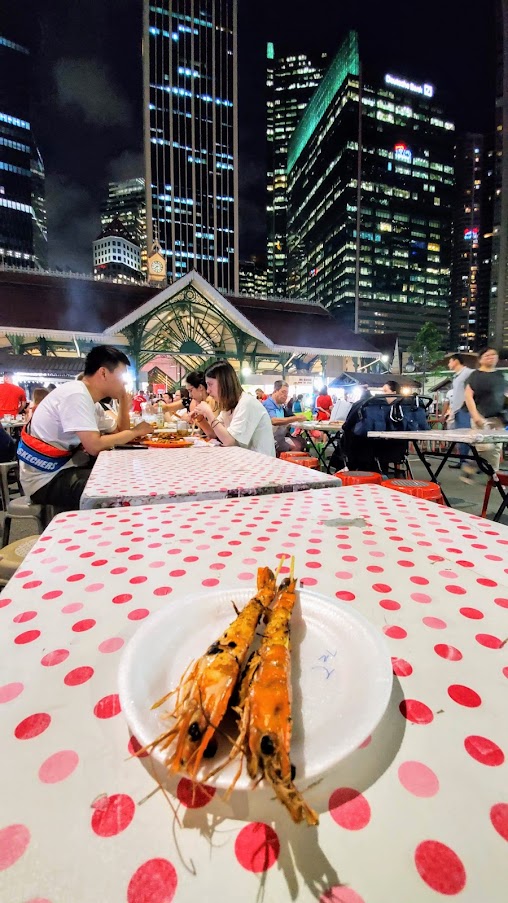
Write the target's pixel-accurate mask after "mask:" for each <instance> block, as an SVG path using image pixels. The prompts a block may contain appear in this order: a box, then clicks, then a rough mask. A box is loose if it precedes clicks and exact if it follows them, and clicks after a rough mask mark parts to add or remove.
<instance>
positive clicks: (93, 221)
mask: <svg viewBox="0 0 508 903" xmlns="http://www.w3.org/2000/svg"><path fill="white" fill-rule="evenodd" d="M238 5H239V121H240V230H241V242H240V251H241V255H242V257H247V256H248V255H250V254H252V253H263V251H264V249H265V216H264V203H265V195H264V186H265V169H266V166H265V105H264V104H265V95H264V79H265V46H266V41H268V40H272V41H274V43H275V45H276V50H277V49H278V50H280V51H281V52H290V51H295V52H299V51H302V52H304V51H305V50H314V51H320V50H325V51H328V52H329V53H331V54H333V53H334V52H335V51H336V50H337V49H338V47H339V45H340V43H341V40H342V38H343V37H344V35H345V33H346V31H347V29H348V28H351V27H353V28H356V29H357V30H358V32H359V36H360V50H361V54H362V55H364V57H366V58H367V59H368V60H369V61H370V62H371V63H372V64H373V65H376V66H379V67H381V68H382V69H383V71H390V72H393V73H394V74H397V75H402V76H406V77H410V78H412V79H413V80H415V81H425V82H431V83H432V84H434V85H435V88H436V95H435V98H436V102H437V103H439V104H442V105H443V106H444V108H445V110H446V112H447V114H448V115H449V116H450V118H452V119H454V120H455V123H456V126H457V129H458V130H464V131H465V130H467V131H490V130H492V129H493V116H494V85H495V50H494V48H495V17H494V10H495V6H496V0H482V2H481V3H478V2H477V0H474V2H473V0H424V2H422V0H390V2H389V3H382V2H380V0H357V2H356V3H352V2H345V0H324V2H323V0H322V2H320V3H319V2H317V3H308V4H295V3H294V2H289V0H257V2H253V0H239V4H238ZM13 6H15V7H17V9H18V10H19V15H20V17H22V19H23V21H22V23H20V25H21V32H22V34H24V40H25V42H26V43H28V44H30V45H32V47H33V51H34V65H35V89H34V109H33V117H32V118H33V122H34V128H35V133H36V137H37V140H38V143H39V146H40V149H41V152H42V155H43V158H44V162H45V166H46V186H47V189H46V200H47V207H48V225H49V238H50V265H51V266H58V267H63V268H65V267H70V268H71V269H72V270H77V271H81V272H90V270H91V242H92V241H93V239H94V238H95V237H96V236H97V234H98V232H99V229H100V221H99V204H100V202H101V200H102V199H103V198H104V195H105V193H106V189H107V183H108V181H109V180H110V179H121V178H131V177H133V176H137V175H143V160H142V141H143V137H142V74H141V24H142V3H141V0H87V2H86V3H80V2H78V0H70V2H69V0H25V2H24V3H23V4H13ZM27 29H29V30H28V31H27Z"/></svg>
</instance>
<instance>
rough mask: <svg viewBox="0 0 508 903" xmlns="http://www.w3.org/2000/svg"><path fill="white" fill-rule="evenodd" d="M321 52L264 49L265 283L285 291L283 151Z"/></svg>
mask: <svg viewBox="0 0 508 903" xmlns="http://www.w3.org/2000/svg"><path fill="white" fill-rule="evenodd" d="M326 59H327V57H326V54H325V53H322V54H320V55H315V56H313V55H309V54H306V53H299V54H289V55H282V56H281V55H277V56H276V55H275V48H274V45H273V44H272V43H269V44H267V50H266V92H267V96H266V140H267V178H266V188H267V199H266V212H267V287H268V294H269V295H274V296H277V295H278V296H280V297H285V296H287V290H288V285H287V175H286V169H287V152H288V144H289V139H290V137H291V135H292V134H293V132H294V130H295V128H296V126H297V125H298V122H299V120H300V118H301V116H302V114H303V111H304V110H305V107H306V106H307V104H308V102H309V100H310V98H311V97H312V95H313V93H314V91H315V90H316V88H317V86H318V84H319V82H320V81H321V78H322V75H323V72H324V69H325V66H326Z"/></svg>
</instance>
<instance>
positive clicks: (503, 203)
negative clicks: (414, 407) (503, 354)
mask: <svg viewBox="0 0 508 903" xmlns="http://www.w3.org/2000/svg"><path fill="white" fill-rule="evenodd" d="M496 31H497V73H496V134H495V156H494V160H495V168H494V183H495V185H494V187H495V191H494V228H493V230H492V231H493V235H492V274H491V286H490V310H489V336H490V339H491V341H492V342H493V344H495V345H497V346H498V347H500V348H501V347H503V346H508V2H507V0H497V6H496Z"/></svg>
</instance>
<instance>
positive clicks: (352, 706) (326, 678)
mask: <svg viewBox="0 0 508 903" xmlns="http://www.w3.org/2000/svg"><path fill="white" fill-rule="evenodd" d="M254 594H255V589H254V587H251V588H250V589H245V587H242V588H241V589H240V588H239V589H233V590H220V591H211V592H206V593H201V594H196V595H193V596H186V597H182V598H181V599H174V600H173V601H171V602H170V603H169V604H168V605H167V606H166V607H165V608H163V609H162V610H161V611H159V612H157V613H156V614H154V615H152V616H151V617H150V618H149V619H148V620H147V621H145V623H144V624H143V626H142V627H140V629H139V630H138V631H137V633H136V634H135V635H134V636H133V637H132V639H131V640H130V642H129V644H128V645H127V647H126V649H125V651H124V654H123V657H122V660H121V663H120V670H119V692H120V702H121V706H122V711H123V713H124V715H125V718H126V719H127V723H128V725H129V727H130V729H131V731H132V733H133V734H134V736H135V737H136V738H137V740H138V741H139V743H140V744H141V745H142V746H146V745H148V744H149V743H151V742H152V741H153V740H154V739H155V738H156V737H157V736H158V735H159V734H160V733H162V732H163V730H165V729H167V724H168V722H167V721H163V720H161V713H162V712H163V711H171V708H172V705H173V701H172V699H170V700H168V702H167V703H166V704H164V706H161V708H159V709H156V710H151V708H150V707H151V705H152V703H153V702H155V701H156V700H158V699H160V698H161V697H162V696H164V695H165V694H166V693H168V692H169V691H170V690H172V689H174V688H175V687H176V686H177V685H178V683H179V682H180V679H181V676H182V674H183V673H184V671H185V670H186V669H187V668H188V666H189V664H190V662H191V661H193V660H195V659H197V658H199V657H200V656H201V655H203V654H204V653H205V651H206V649H207V648H208V646H210V645H211V644H212V643H213V642H214V640H216V639H218V637H219V636H220V635H221V634H222V632H223V631H224V630H225V628H226V627H227V626H228V624H230V623H231V621H232V620H234V617H235V613H234V609H233V604H232V603H233V601H234V603H235V605H236V606H237V607H238V608H241V607H243V606H244V605H245V604H246V603H247V602H248V600H249V599H251V598H252V596H253V595H254ZM291 663H292V687H293V737H292V743H291V761H292V763H293V764H294V765H295V767H296V780H297V783H298V782H301V781H306V780H311V779H315V778H317V777H319V776H320V775H322V774H324V772H326V771H328V770H329V769H330V768H332V767H333V766H334V765H336V764H337V763H338V762H340V761H341V760H342V759H344V758H345V756H347V755H348V754H349V753H351V752H353V750H355V749H357V748H358V747H359V746H360V745H361V744H362V743H363V741H364V740H365V739H366V737H368V736H369V734H370V733H371V732H372V731H373V730H374V728H375V727H376V725H377V724H378V723H379V721H380V719H381V717H382V715H383V713H384V712H385V709H386V707H387V705H388V701H389V699H390V693H391V688H392V665H391V659H390V655H389V652H388V648H387V646H386V644H385V640H384V637H383V635H382V634H381V633H380V632H379V631H378V630H377V629H376V628H374V627H373V626H372V625H371V624H370V622H369V621H367V619H366V618H364V617H363V616H362V615H360V614H358V612H356V611H355V610H354V609H352V608H351V607H350V606H347V605H345V604H343V603H340V602H337V601H336V600H335V599H332V598H328V597H325V596H321V595H318V594H317V593H311V592H307V591H306V590H303V589H302V590H300V591H299V593H298V600H297V603H296V605H295V610H294V612H293V618H292V622H291ZM230 730H234V722H233V720H232V719H231V722H230V724H228V731H230ZM229 749H230V746H229V744H228V743H227V741H226V740H225V739H220V740H219V747H218V751H217V753H216V755H215V757H214V758H213V759H209V760H204V766H203V768H202V769H201V771H200V772H199V773H198V778H199V779H200V780H203V779H204V778H205V777H206V775H207V773H208V772H209V771H210V770H211V769H212V768H215V767H216V766H217V765H218V764H219V763H220V762H221V760H223V759H225V758H226V756H227V754H228V751H229ZM152 756H153V758H154V759H155V760H156V761H157V762H161V763H162V762H164V759H165V756H166V752H162V751H161V750H160V749H158V748H155V749H154V751H153V752H152ZM237 768H238V763H237V762H233V763H229V764H228V765H227V766H226V767H225V768H224V769H223V771H221V772H219V773H218V774H217V775H216V776H215V777H214V778H211V779H210V780H208V781H207V783H209V784H213V785H214V786H216V787H220V788H227V787H229V785H230V784H231V781H232V778H233V775H234V774H235V773H236V770H237ZM251 785H252V782H251V780H250V778H249V777H248V775H247V773H246V771H245V768H244V770H243V772H242V775H241V777H240V779H239V781H238V783H237V785H236V789H237V790H241V789H247V788H249V787H250V786H251Z"/></svg>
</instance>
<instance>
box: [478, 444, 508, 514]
mask: <svg viewBox="0 0 508 903" xmlns="http://www.w3.org/2000/svg"><path fill="white" fill-rule="evenodd" d="M471 452H472V455H473V458H474V459H475V461H476V463H477V465H478V468H479V470H481V471H482V473H485V474H487V476H488V477H490V479H491V480H492V482H493V483H494V486H495V487H496V489H497V491H498V492H499V495H500V496H501V498H502V502H501V504H500V506H499V508H498V509H497V511H496V513H495V515H494V517H493V520H494V521H496V522H499V521H500V520H501V517H502V515H503V513H504V511H505V510H506V508H507V507H508V492H505V490H504V487H503V485H502V483H501V482H500V480H499V477H498V475H497V473H496V471H495V470H494V468H493V467H492V466H491V465H490V464H489V463H488V461H486V460H485V458H482V457H480V455H479V454H478V451H477V450H476V447H475V446H474V445H471Z"/></svg>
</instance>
